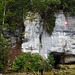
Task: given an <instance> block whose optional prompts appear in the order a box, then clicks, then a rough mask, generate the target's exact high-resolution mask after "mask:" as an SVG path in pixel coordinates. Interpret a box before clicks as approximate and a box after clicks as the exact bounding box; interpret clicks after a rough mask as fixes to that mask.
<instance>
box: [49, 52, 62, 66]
mask: <svg viewBox="0 0 75 75" xmlns="http://www.w3.org/2000/svg"><path fill="white" fill-rule="evenodd" d="M50 54H51V55H53V57H54V60H55V64H54V65H55V66H57V65H58V64H61V54H60V53H58V52H51V53H50Z"/></svg>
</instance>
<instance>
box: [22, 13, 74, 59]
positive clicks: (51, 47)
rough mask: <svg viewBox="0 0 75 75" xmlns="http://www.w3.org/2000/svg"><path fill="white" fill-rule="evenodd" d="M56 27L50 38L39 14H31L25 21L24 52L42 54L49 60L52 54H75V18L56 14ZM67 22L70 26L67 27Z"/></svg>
mask: <svg viewBox="0 0 75 75" xmlns="http://www.w3.org/2000/svg"><path fill="white" fill-rule="evenodd" d="M55 16H56V22H55V24H56V26H55V28H54V31H53V33H52V35H51V36H50V35H49V34H48V33H47V32H45V31H44V29H43V26H42V25H43V23H42V22H40V19H41V18H40V15H39V14H38V13H35V14H33V13H29V14H28V16H27V17H26V19H25V22H24V25H25V34H24V42H23V44H22V51H23V52H31V53H40V54H41V55H42V56H43V58H47V55H48V53H50V52H53V51H55V52H66V53H69V54H75V17H69V16H68V17H67V19H66V17H65V16H64V14H63V12H60V13H58V14H55ZM65 21H68V22H69V24H68V25H65Z"/></svg>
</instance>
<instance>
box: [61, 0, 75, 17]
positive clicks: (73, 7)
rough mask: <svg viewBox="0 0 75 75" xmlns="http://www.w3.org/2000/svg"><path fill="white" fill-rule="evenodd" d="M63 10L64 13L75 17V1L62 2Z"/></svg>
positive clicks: (64, 0)
mask: <svg viewBox="0 0 75 75" xmlns="http://www.w3.org/2000/svg"><path fill="white" fill-rule="evenodd" d="M61 3H62V5H61V8H62V10H63V11H64V13H69V14H70V15H71V16H75V0H63V1H62V0H61Z"/></svg>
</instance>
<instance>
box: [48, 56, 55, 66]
mask: <svg viewBox="0 0 75 75" xmlns="http://www.w3.org/2000/svg"><path fill="white" fill-rule="evenodd" d="M47 61H48V62H49V64H51V65H54V63H55V60H54V57H53V55H48V59H47Z"/></svg>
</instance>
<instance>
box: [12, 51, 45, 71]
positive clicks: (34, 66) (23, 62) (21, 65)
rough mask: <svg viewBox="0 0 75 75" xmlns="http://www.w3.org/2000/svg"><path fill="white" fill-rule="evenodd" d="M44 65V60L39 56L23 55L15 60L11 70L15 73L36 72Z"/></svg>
mask: <svg viewBox="0 0 75 75" xmlns="http://www.w3.org/2000/svg"><path fill="white" fill-rule="evenodd" d="M45 67H46V64H45V63H44V59H43V58H42V57H41V56H40V55H39V54H31V53H30V52H29V53H24V54H23V55H21V56H20V57H19V58H17V59H15V61H14V64H13V66H12V68H13V69H14V70H15V71H27V70H28V69H30V70H32V71H38V70H41V69H44V68H45ZM28 71H29V70H28Z"/></svg>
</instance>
